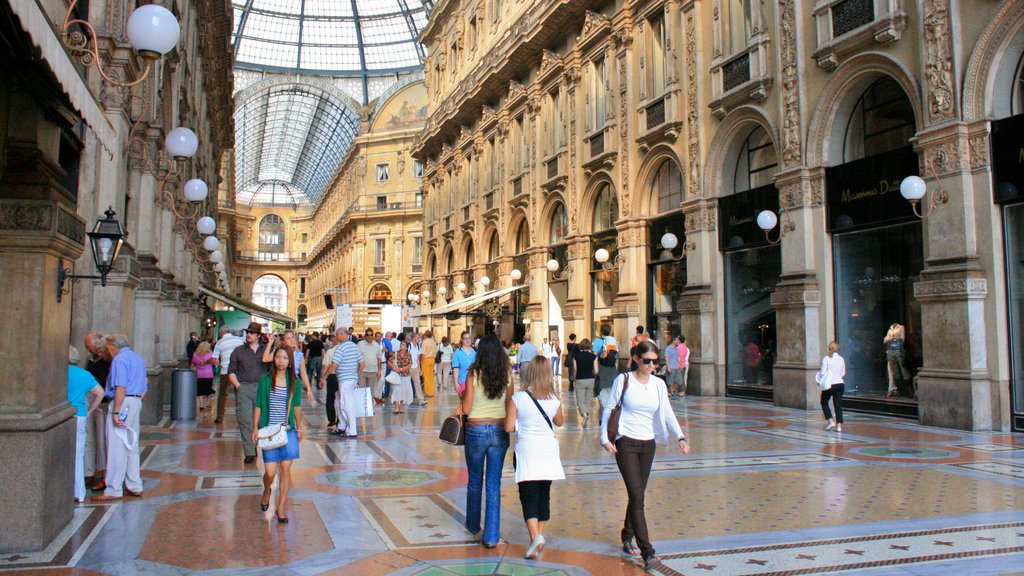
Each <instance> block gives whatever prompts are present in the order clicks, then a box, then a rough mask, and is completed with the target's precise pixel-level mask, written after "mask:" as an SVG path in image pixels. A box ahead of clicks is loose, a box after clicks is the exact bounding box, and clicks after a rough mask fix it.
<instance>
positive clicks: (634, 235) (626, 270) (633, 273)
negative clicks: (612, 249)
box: [612, 220, 648, 358]
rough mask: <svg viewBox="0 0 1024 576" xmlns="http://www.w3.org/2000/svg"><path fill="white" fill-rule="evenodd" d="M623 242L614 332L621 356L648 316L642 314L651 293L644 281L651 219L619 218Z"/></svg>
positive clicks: (619, 228)
mask: <svg viewBox="0 0 1024 576" xmlns="http://www.w3.org/2000/svg"><path fill="white" fill-rule="evenodd" d="M615 228H616V229H617V230H618V246H619V264H618V266H619V289H618V292H616V293H615V304H614V305H613V306H612V318H613V319H614V321H615V329H614V330H613V332H612V336H615V337H616V338H618V340H619V344H620V346H619V352H620V357H623V358H624V357H625V356H626V355H627V354H628V352H629V350H627V348H628V347H629V339H630V338H632V337H633V334H634V333H635V329H636V327H637V326H642V325H643V324H644V323H645V322H646V320H644V319H643V318H642V317H641V311H642V310H643V309H644V303H645V302H646V300H647V295H646V294H644V285H645V282H646V278H647V256H648V254H647V222H646V221H644V220H629V221H625V222H621V221H620V222H618V223H617V224H616V225H615Z"/></svg>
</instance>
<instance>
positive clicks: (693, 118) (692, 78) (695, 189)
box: [686, 10, 701, 196]
mask: <svg viewBox="0 0 1024 576" xmlns="http://www.w3.org/2000/svg"><path fill="white" fill-rule="evenodd" d="M696 20H697V18H696V14H695V13H694V11H693V10H689V11H687V12H686V80H687V81H686V85H687V88H686V119H687V128H688V143H687V147H688V149H689V154H688V156H689V159H688V161H689V168H688V171H689V177H688V178H687V179H686V180H687V183H688V184H689V187H690V190H689V194H688V195H689V196H700V195H701V186H700V159H701V153H700V117H699V116H698V113H697V25H696Z"/></svg>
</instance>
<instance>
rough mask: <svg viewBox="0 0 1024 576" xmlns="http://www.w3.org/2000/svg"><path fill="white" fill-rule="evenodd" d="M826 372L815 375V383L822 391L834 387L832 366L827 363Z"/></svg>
mask: <svg viewBox="0 0 1024 576" xmlns="http://www.w3.org/2000/svg"><path fill="white" fill-rule="evenodd" d="M824 364H825V371H824V372H816V373H815V374H814V381H815V382H816V383H817V384H818V388H821V389H822V390H828V389H829V388H831V387H832V365H831V364H829V363H828V361H825V363H824Z"/></svg>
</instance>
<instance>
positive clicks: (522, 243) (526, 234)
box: [516, 220, 530, 254]
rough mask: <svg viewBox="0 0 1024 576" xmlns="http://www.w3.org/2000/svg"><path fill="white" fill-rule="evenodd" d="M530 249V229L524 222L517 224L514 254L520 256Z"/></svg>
mask: <svg viewBox="0 0 1024 576" xmlns="http://www.w3.org/2000/svg"><path fill="white" fill-rule="evenodd" d="M529 248H530V227H529V226H528V225H527V224H526V220H523V221H522V222H520V223H519V228H517V229H516V254H522V253H523V252H526V251H527V250H528V249H529Z"/></svg>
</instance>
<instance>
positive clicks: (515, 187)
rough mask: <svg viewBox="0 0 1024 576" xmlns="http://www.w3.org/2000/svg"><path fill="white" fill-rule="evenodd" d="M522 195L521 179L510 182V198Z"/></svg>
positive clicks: (520, 177)
mask: <svg viewBox="0 0 1024 576" xmlns="http://www.w3.org/2000/svg"><path fill="white" fill-rule="evenodd" d="M522 193H523V177H522V176H519V177H517V178H516V179H515V180H513V181H512V196H513V197H516V196H519V195H520V194H522Z"/></svg>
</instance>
